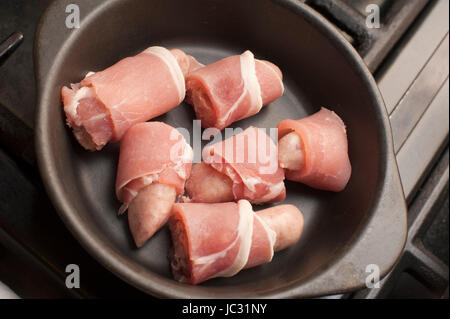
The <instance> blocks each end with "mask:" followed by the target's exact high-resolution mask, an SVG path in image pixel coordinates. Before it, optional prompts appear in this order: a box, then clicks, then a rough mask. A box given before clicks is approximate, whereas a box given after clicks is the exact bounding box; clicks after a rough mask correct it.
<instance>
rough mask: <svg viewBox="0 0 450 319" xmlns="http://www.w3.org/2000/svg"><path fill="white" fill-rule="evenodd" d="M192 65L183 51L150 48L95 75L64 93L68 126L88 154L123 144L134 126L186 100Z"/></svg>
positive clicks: (87, 77)
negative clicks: (124, 137) (115, 143)
mask: <svg viewBox="0 0 450 319" xmlns="http://www.w3.org/2000/svg"><path fill="white" fill-rule="evenodd" d="M193 61H195V60H193V59H192V58H191V57H189V56H187V55H186V54H184V52H183V51H181V50H178V49H174V50H172V51H169V50H167V49H165V48H163V47H150V48H148V49H146V50H145V51H143V52H142V53H140V54H138V55H136V56H134V57H128V58H125V59H123V60H121V61H119V62H118V63H116V64H115V65H113V66H111V67H109V68H107V69H105V70H103V71H101V72H97V73H92V72H90V73H88V75H87V76H86V77H85V78H84V79H83V80H82V81H81V82H80V83H77V84H72V85H71V88H68V87H63V88H62V91H61V94H62V100H63V104H64V111H65V113H66V119H67V124H68V125H69V126H70V127H71V128H72V129H73V133H74V135H75V137H76V138H77V140H78V142H79V143H80V144H81V145H82V146H83V147H84V148H85V149H88V150H100V149H102V148H103V147H104V146H105V145H106V144H107V143H108V142H110V141H111V142H116V141H119V140H120V139H121V138H122V136H123V135H124V134H125V132H126V131H127V130H128V129H129V128H130V127H131V126H133V125H134V124H136V123H140V122H145V121H148V120H149V119H152V118H154V117H156V116H159V115H161V114H163V113H166V112H168V111H169V110H171V109H173V108H174V107H176V106H177V105H179V104H180V103H181V102H182V101H183V99H184V98H185V91H186V89H185V76H187V74H188V73H189V70H190V68H191V63H192V62H193Z"/></svg>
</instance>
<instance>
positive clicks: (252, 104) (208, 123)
mask: <svg viewBox="0 0 450 319" xmlns="http://www.w3.org/2000/svg"><path fill="white" fill-rule="evenodd" d="M186 88H187V99H186V100H187V102H188V103H190V104H193V106H194V109H195V113H196V115H197V118H199V119H200V120H201V121H202V126H203V127H215V128H218V129H223V128H225V127H227V126H229V125H230V124H231V123H233V122H235V121H238V120H240V119H243V118H247V117H249V116H252V115H255V114H257V113H258V112H259V111H260V110H261V108H262V107H263V105H267V104H268V103H270V102H272V101H274V100H276V99H277V98H279V97H280V96H281V95H283V92H284V86H283V81H282V73H281V71H280V69H279V68H278V67H277V66H275V65H274V64H272V63H270V62H267V61H262V60H257V59H255V58H254V56H253V53H252V52H250V51H246V52H244V53H243V54H241V55H236V56H231V57H228V58H225V59H222V60H220V61H218V62H215V63H212V64H210V65H208V66H206V67H203V68H199V69H197V70H195V71H193V72H191V73H190V74H189V76H188V78H187V80H186Z"/></svg>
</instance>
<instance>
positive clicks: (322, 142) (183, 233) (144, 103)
mask: <svg viewBox="0 0 450 319" xmlns="http://www.w3.org/2000/svg"><path fill="white" fill-rule="evenodd" d="M283 92H284V85H283V76H282V72H281V70H280V69H279V68H278V67H277V66H276V65H274V64H273V63H271V62H268V61H264V60H258V59H255V57H254V55H253V53H252V52H250V51H246V52H244V53H243V54H241V55H235V56H230V57H227V58H225V59H222V60H220V61H217V62H215V63H212V64H210V65H207V66H205V65H203V64H201V63H199V62H198V61H197V60H196V59H195V58H194V57H192V56H189V55H187V54H185V53H184V52H183V51H181V50H179V49H173V50H168V49H166V48H163V47H157V46H155V47H150V48H148V49H146V50H145V51H143V52H142V53H140V54H138V55H136V56H134V57H128V58H125V59H123V60H121V61H119V62H118V63H116V64H115V65H113V66H111V67H109V68H107V69H106V70H103V71H100V72H95V73H94V72H89V73H88V74H87V75H86V77H85V78H84V79H83V80H82V81H81V82H80V83H77V84H72V85H71V86H70V88H68V87H63V88H62V100H63V105H64V111H65V114H66V121H67V125H68V126H69V127H71V128H72V130H73V134H74V136H75V138H76V139H77V140H78V142H79V143H80V144H81V146H83V147H84V148H85V149H87V150H91V151H94V150H101V149H102V148H103V147H104V146H105V145H106V144H107V143H109V142H117V141H120V156H119V164H118V171H117V178H116V195H117V198H118V199H119V201H120V202H122V206H121V208H120V210H119V214H122V213H124V212H127V216H128V222H129V227H130V230H131V234H132V236H133V238H134V241H135V243H136V246H137V247H141V246H143V245H144V244H145V243H146V242H147V241H148V240H149V239H150V238H151V237H152V236H153V235H154V234H155V233H156V232H157V231H158V230H159V229H161V228H162V227H163V226H164V225H165V224H166V223H168V225H169V229H170V232H171V237H172V243H173V248H172V250H171V252H170V254H169V258H170V261H171V268H172V273H173V276H174V278H175V279H176V280H179V281H180V282H184V283H189V284H198V283H201V282H204V281H206V280H208V279H211V278H214V277H230V276H234V275H235V274H237V273H238V272H240V271H241V270H243V269H246V268H250V267H255V266H258V265H261V264H264V263H268V262H270V261H271V260H272V258H273V256H274V253H275V252H276V251H279V250H282V249H285V248H287V247H290V246H292V245H294V244H296V243H297V242H298V241H299V239H300V236H301V234H302V231H303V223H304V219H303V215H302V213H301V212H300V210H299V209H298V208H297V207H295V206H292V205H278V206H272V207H270V208H267V209H262V210H259V211H256V212H255V211H254V210H253V207H252V204H265V203H278V202H282V201H283V200H285V197H286V188H285V184H284V180H285V179H288V180H291V181H296V182H299V183H303V184H306V185H308V186H310V187H313V188H317V189H321V190H326V191H333V192H339V191H342V190H343V189H344V188H345V187H346V185H347V183H348V181H349V179H350V175H351V165H350V161H349V157H348V145H347V134H346V128H345V125H344V123H343V121H342V120H341V118H340V117H339V116H338V115H336V114H335V113H334V112H332V111H330V110H328V109H326V108H322V109H321V110H320V111H319V112H317V113H315V114H313V115H311V116H309V117H306V118H303V119H299V120H294V119H286V120H283V121H282V122H281V123H279V124H278V127H277V132H278V134H277V135H278V137H277V139H278V143H275V142H274V140H273V139H272V138H270V137H269V135H268V134H267V133H266V131H265V130H263V129H260V128H256V127H249V128H247V129H246V130H243V131H242V130H241V132H239V133H238V134H235V135H234V136H231V137H229V138H227V139H225V140H223V141H220V142H218V143H215V144H211V145H208V146H206V147H205V148H204V149H203V152H202V161H201V162H200V163H197V164H196V165H194V166H192V162H193V158H194V154H193V150H192V148H191V146H190V145H189V144H188V143H187V142H186V140H185V139H184V137H183V135H182V134H181V133H180V132H179V131H178V130H177V129H175V128H173V127H171V126H169V125H167V124H165V123H162V122H156V121H150V122H147V121H149V120H151V119H153V118H155V117H157V116H159V115H161V114H164V113H166V112H168V111H170V110H171V109H173V108H175V107H177V106H178V105H179V104H180V103H181V102H183V101H185V102H186V103H188V104H191V105H192V107H193V108H194V111H195V114H196V117H197V118H198V119H199V120H201V124H202V126H203V127H204V128H216V129H217V131H219V130H222V129H224V128H226V127H228V126H229V125H230V124H232V123H233V122H236V121H238V120H241V119H244V118H247V117H250V116H253V115H255V114H257V113H258V112H259V111H260V110H261V109H262V107H263V106H265V105H267V104H270V103H271V102H273V101H274V100H276V99H277V98H279V97H280V96H282V95H283Z"/></svg>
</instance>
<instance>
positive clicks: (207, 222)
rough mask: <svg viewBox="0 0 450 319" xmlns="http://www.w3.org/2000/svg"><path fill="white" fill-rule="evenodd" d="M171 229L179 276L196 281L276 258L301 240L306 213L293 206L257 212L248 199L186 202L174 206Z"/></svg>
mask: <svg viewBox="0 0 450 319" xmlns="http://www.w3.org/2000/svg"><path fill="white" fill-rule="evenodd" d="M169 228H170V231H171V236H172V242H173V250H172V253H171V255H170V256H169V258H170V259H171V267H172V273H173V276H174V278H175V279H176V280H178V281H180V282H184V283H189V284H193V285H195V284H198V283H201V282H203V281H205V280H208V279H211V278H215V277H231V276H234V275H235V274H237V273H238V272H239V271H241V270H242V269H245V268H251V267H255V266H258V265H261V264H264V263H268V262H270V261H271V260H272V257H273V255H274V252H275V251H279V250H282V249H284V248H287V247H289V246H291V245H293V244H295V243H296V242H297V241H298V240H299V238H300V236H301V233H302V230H303V215H302V213H301V212H300V211H299V210H298V209H297V208H296V207H295V206H292V205H280V206H276V207H272V208H268V209H264V210H262V211H259V212H256V213H255V212H253V210H252V206H251V205H250V203H249V202H248V201H246V200H240V201H239V202H238V203H234V202H233V203H220V204H205V203H184V204H175V205H174V206H173V212H172V216H171V218H170V221H169Z"/></svg>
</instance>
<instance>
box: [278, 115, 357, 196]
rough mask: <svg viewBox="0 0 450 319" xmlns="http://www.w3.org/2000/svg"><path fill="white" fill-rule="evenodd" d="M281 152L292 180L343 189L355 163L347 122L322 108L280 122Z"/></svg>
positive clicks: (314, 185) (280, 156)
mask: <svg viewBox="0 0 450 319" xmlns="http://www.w3.org/2000/svg"><path fill="white" fill-rule="evenodd" d="M278 138H279V139H280V140H279V141H278V154H279V155H278V156H279V162H280V166H281V167H283V168H284V169H285V173H286V178H287V179H288V180H292V181H296V182H300V183H303V184H306V185H308V186H311V187H313V188H317V189H323V190H328V191H333V192H339V191H342V190H343V189H344V188H345V186H346V185H347V183H348V181H349V179H350V175H351V171H352V167H351V164H350V159H349V157H348V141H347V133H346V129H345V125H344V122H343V121H342V119H341V118H340V117H339V116H338V115H337V114H336V113H334V112H332V111H330V110H328V109H326V108H322V109H321V110H320V111H319V112H317V113H315V114H313V115H311V116H309V117H306V118H304V119H300V120H296V121H295V120H284V121H282V122H280V124H279V125H278Z"/></svg>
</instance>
